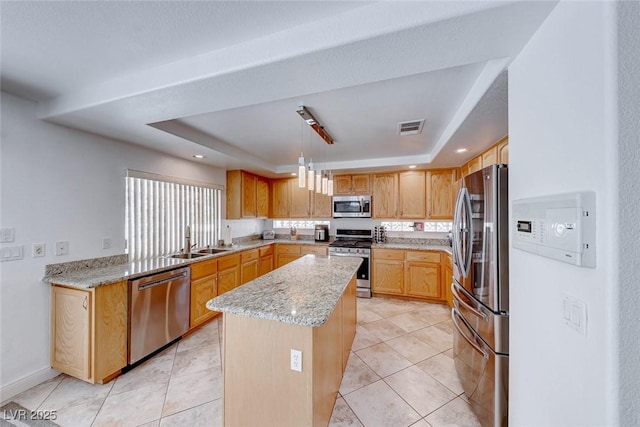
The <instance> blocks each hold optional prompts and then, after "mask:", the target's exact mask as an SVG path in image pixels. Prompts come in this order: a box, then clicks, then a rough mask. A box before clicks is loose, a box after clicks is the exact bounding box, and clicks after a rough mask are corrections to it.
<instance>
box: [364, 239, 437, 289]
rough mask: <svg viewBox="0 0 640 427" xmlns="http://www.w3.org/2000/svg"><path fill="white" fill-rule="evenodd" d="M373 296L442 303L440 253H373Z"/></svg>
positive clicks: (385, 251) (381, 250)
mask: <svg viewBox="0 0 640 427" xmlns="http://www.w3.org/2000/svg"><path fill="white" fill-rule="evenodd" d="M372 265H373V271H372V278H371V279H372V291H373V293H374V295H376V294H384V295H396V296H405V297H411V298H419V299H421V300H429V301H434V302H444V301H445V293H444V289H443V280H442V274H443V272H442V271H443V270H442V262H441V254H440V252H435V251H405V250H400V249H374V250H373V263H372Z"/></svg>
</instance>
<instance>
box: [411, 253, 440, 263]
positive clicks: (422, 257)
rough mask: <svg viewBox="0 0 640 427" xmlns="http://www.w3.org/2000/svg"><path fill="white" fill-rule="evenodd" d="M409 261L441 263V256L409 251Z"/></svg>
mask: <svg viewBox="0 0 640 427" xmlns="http://www.w3.org/2000/svg"><path fill="white" fill-rule="evenodd" d="M407 261H418V262H436V263H439V262H440V254H439V253H438V252H423V251H407Z"/></svg>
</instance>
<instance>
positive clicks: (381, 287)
mask: <svg viewBox="0 0 640 427" xmlns="http://www.w3.org/2000/svg"><path fill="white" fill-rule="evenodd" d="M372 273H373V274H372V276H373V283H372V285H371V286H372V291H373V292H374V293H381V294H395V295H402V294H404V262H403V261H397V260H387V259H374V261H373V272H372Z"/></svg>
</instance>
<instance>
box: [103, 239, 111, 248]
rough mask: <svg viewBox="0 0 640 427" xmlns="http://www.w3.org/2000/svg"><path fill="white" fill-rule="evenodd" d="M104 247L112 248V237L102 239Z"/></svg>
mask: <svg viewBox="0 0 640 427" xmlns="http://www.w3.org/2000/svg"><path fill="white" fill-rule="evenodd" d="M102 249H111V237H105V238H103V239H102Z"/></svg>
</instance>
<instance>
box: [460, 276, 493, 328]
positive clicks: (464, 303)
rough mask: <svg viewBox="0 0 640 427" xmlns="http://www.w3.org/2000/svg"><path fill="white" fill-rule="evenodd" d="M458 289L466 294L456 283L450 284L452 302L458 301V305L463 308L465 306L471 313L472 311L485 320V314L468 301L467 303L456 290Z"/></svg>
mask: <svg viewBox="0 0 640 427" xmlns="http://www.w3.org/2000/svg"><path fill="white" fill-rule="evenodd" d="M458 289H460V290H461V291H462V292H463V293H465V294H466V292H464V289H462V288H461V286H460V285H458V284H456V283H455V282H454V283H452V284H451V294H453V301H454V303H456V302H457V303H459V304H460V305H462V306H463V307H464V308H466V309H467V310H469V311H470V312H471V313H473V314H474V315H476V316H478V317H479V318H481V319H482V320H484V321H485V322H486V321H487V319H488V318H487V315H486V314H484V313H483V312H482V311H480V310H481V308H480V307H479V308H480V310H478V309H477V308H475V307H473V306H471V305H470V304H469V303H467V302H466V301H465V300H463V299H462V297H461V296H460V293H459V292H458Z"/></svg>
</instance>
